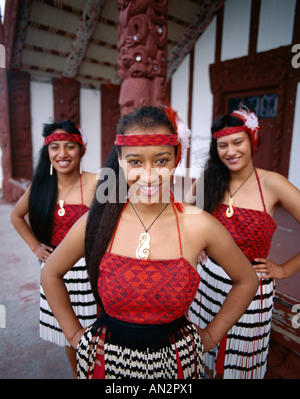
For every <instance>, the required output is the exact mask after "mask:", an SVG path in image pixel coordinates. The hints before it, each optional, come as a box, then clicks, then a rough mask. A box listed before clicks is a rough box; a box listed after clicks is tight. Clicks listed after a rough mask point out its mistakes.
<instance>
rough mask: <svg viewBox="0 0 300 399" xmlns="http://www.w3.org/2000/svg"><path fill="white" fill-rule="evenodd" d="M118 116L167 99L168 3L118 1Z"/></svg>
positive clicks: (161, 0) (161, 1)
mask: <svg viewBox="0 0 300 399" xmlns="http://www.w3.org/2000/svg"><path fill="white" fill-rule="evenodd" d="M118 10H119V21H120V25H119V26H118V35H119V42H118V49H119V60H118V70H119V75H120V77H121V79H122V80H123V83H122V86H121V92H120V100H119V103H120V106H121V114H122V115H123V114H126V113H128V112H130V111H131V110H132V108H134V107H136V106H138V105H158V104H161V103H165V99H166V73H167V20H166V14H167V0H160V1H148V0H132V1H127V0H118Z"/></svg>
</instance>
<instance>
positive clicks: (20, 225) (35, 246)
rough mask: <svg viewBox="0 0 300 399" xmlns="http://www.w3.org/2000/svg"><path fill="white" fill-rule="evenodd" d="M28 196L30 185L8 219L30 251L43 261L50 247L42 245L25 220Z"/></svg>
mask: <svg viewBox="0 0 300 399" xmlns="http://www.w3.org/2000/svg"><path fill="white" fill-rule="evenodd" d="M29 196H30V187H28V189H27V190H26V191H25V193H24V194H23V195H22V197H21V198H20V199H19V201H18V202H17V203H16V205H15V207H14V209H13V210H12V212H11V214H10V219H11V222H12V224H13V225H14V228H15V229H16V231H17V232H18V233H19V234H20V236H21V237H22V238H23V240H24V241H25V242H26V244H27V245H28V246H29V248H30V249H31V250H32V252H33V253H34V254H35V255H36V256H37V257H38V258H39V259H40V260H41V261H45V260H46V259H47V258H48V256H49V255H50V253H51V252H52V250H53V249H52V248H51V247H49V246H47V245H42V244H41V243H40V242H39V240H38V239H37V238H36V237H35V235H34V234H33V232H32V230H31V228H30V226H29V225H28V223H27V222H26V220H25V216H26V215H27V214H28V210H29Z"/></svg>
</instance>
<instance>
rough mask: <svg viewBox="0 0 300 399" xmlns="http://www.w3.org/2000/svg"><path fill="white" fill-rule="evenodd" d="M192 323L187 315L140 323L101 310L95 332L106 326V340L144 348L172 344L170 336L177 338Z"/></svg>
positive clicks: (94, 325) (121, 344) (95, 324)
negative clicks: (171, 319)
mask: <svg viewBox="0 0 300 399" xmlns="http://www.w3.org/2000/svg"><path fill="white" fill-rule="evenodd" d="M189 324H191V323H190V322H189V321H188V320H187V319H186V317H185V316H182V317H181V318H179V319H176V320H174V321H172V322H170V323H163V324H139V323H129V322H126V321H123V320H118V319H116V318H114V317H111V316H109V315H107V314H106V313H105V312H101V314H100V316H99V317H98V319H97V320H96V322H95V323H94V324H93V330H94V331H93V332H94V333H96V331H98V333H99V329H100V330H101V327H104V326H105V327H106V328H107V331H106V335H105V341H107V342H111V343H113V344H115V345H120V346H126V347H130V348H136V349H142V350H145V349H146V348H152V347H155V348H156V349H157V348H158V347H163V346H166V345H168V344H170V338H173V339H175V340H176V339H177V338H178V334H179V335H180V330H181V329H182V328H183V327H186V326H188V325H189Z"/></svg>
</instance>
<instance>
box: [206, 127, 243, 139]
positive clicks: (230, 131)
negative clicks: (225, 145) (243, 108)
mask: <svg viewBox="0 0 300 399" xmlns="http://www.w3.org/2000/svg"><path fill="white" fill-rule="evenodd" d="M245 131H247V128H246V126H245V125H243V126H230V127H225V128H224V129H221V130H218V131H217V132H214V133H213V138H214V139H218V138H219V137H224V136H228V135H229V134H234V133H240V132H245Z"/></svg>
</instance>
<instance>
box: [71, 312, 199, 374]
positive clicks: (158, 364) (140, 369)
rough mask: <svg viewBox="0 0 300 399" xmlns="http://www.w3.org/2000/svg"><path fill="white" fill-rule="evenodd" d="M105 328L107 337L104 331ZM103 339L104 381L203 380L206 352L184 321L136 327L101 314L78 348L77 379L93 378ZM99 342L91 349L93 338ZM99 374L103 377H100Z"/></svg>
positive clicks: (190, 324)
mask: <svg viewBox="0 0 300 399" xmlns="http://www.w3.org/2000/svg"><path fill="white" fill-rule="evenodd" d="M104 326H105V327H106V332H105V335H103V333H102V328H103V327H104ZM100 335H102V337H104V342H105V343H104V353H105V355H104V359H103V360H102V361H103V364H102V367H104V368H105V370H103V372H102V377H101V378H107V379H113V378H115V379H121V378H135V379H162V378H164V379H177V378H186V379H194V378H199V379H200V378H203V377H204V349H203V345H202V342H201V338H200V336H199V334H198V332H197V329H196V327H195V326H194V325H193V324H192V323H190V322H189V321H187V319H186V317H182V318H180V319H178V320H175V321H174V322H171V323H167V324H154V325H145V324H135V323H127V322H124V321H120V320H117V319H115V318H113V317H110V316H108V315H106V314H105V313H104V312H103V313H101V315H100V317H99V318H98V320H97V321H96V322H95V323H94V325H93V326H92V327H90V328H89V329H87V330H86V332H85V334H84V335H83V337H82V339H81V341H80V342H79V344H78V346H77V371H78V378H80V379H84V378H88V379H92V378H94V370H95V369H96V367H98V366H95V359H96V348H97V342H98V339H99V337H100ZM95 336H96V342H95V343H94V344H92V345H91V341H92V338H93V337H95ZM98 374H100V373H98Z"/></svg>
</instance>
